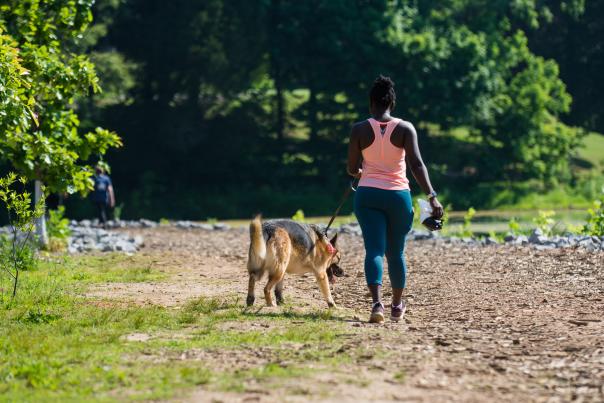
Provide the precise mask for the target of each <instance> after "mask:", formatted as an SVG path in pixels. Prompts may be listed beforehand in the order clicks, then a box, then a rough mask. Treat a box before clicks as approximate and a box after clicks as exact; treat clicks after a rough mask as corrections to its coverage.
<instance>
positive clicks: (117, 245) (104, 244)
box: [67, 226, 144, 253]
mask: <svg viewBox="0 0 604 403" xmlns="http://www.w3.org/2000/svg"><path fill="white" fill-rule="evenodd" d="M70 229H71V237H70V238H69V243H68V247H67V250H68V252H69V253H82V252H91V251H100V252H124V253H134V252H136V251H137V250H138V249H139V248H141V247H142V246H143V244H144V240H143V237H142V236H140V235H137V236H131V235H129V234H126V233H124V232H114V231H107V230H104V229H102V228H95V227H82V226H70Z"/></svg>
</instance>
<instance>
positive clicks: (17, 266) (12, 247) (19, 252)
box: [0, 173, 44, 298]
mask: <svg viewBox="0 0 604 403" xmlns="http://www.w3.org/2000/svg"><path fill="white" fill-rule="evenodd" d="M26 183H27V179H25V178H24V177H17V175H16V174H14V173H10V174H8V175H7V176H6V177H4V178H0V201H1V202H2V203H3V204H4V207H5V208H6V211H7V212H8V220H9V223H10V227H11V234H10V237H3V238H2V239H0V269H1V271H2V272H1V273H0V276H1V277H2V280H3V281H2V283H4V277H5V276H8V277H9V278H10V279H11V281H12V298H14V297H15V296H16V294H17V287H18V285H19V274H20V273H21V271H23V270H27V269H31V268H33V267H34V266H35V263H36V260H35V250H34V248H33V246H32V242H31V241H32V240H31V234H32V232H33V230H34V221H35V220H36V218H38V217H40V216H42V215H43V214H44V204H43V201H40V203H38V204H36V205H34V206H33V207H32V201H31V195H30V194H29V193H28V192H26V191H19V190H17V189H15V187H17V186H24V185H25V184H26ZM1 297H2V298H4V288H3V287H2V291H1Z"/></svg>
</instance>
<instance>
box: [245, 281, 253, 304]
mask: <svg viewBox="0 0 604 403" xmlns="http://www.w3.org/2000/svg"><path fill="white" fill-rule="evenodd" d="M255 288H256V275H255V274H254V273H250V280H249V282H248V284H247V298H246V300H245V303H246V305H247V306H252V305H254V300H255V299H256V297H255V296H254V289H255Z"/></svg>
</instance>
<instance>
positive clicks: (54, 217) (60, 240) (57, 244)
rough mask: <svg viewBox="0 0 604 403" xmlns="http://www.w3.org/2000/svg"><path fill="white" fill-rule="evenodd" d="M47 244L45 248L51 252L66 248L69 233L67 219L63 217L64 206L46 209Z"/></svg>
mask: <svg viewBox="0 0 604 403" xmlns="http://www.w3.org/2000/svg"><path fill="white" fill-rule="evenodd" d="M46 225H47V231H48V236H49V240H48V245H46V248H47V249H48V250H50V251H53V252H58V251H63V250H65V249H66V248H67V245H68V238H69V236H70V235H71V230H70V229H69V220H68V219H67V218H65V206H59V207H58V209H56V210H49V211H48V221H47V224H46Z"/></svg>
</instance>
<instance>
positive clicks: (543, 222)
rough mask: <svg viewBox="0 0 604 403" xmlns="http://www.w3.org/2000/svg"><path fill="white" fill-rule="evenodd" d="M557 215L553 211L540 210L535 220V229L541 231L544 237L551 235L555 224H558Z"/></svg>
mask: <svg viewBox="0 0 604 403" xmlns="http://www.w3.org/2000/svg"><path fill="white" fill-rule="evenodd" d="M555 215H556V212H555V211H553V210H546V211H543V210H539V212H538V213H537V217H535V218H533V224H535V227H537V228H538V229H540V230H541V232H543V234H544V235H551V234H552V231H553V228H554V224H555V223H556V221H555V220H554V216H555Z"/></svg>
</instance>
